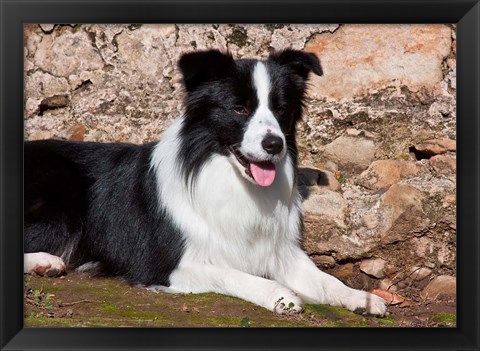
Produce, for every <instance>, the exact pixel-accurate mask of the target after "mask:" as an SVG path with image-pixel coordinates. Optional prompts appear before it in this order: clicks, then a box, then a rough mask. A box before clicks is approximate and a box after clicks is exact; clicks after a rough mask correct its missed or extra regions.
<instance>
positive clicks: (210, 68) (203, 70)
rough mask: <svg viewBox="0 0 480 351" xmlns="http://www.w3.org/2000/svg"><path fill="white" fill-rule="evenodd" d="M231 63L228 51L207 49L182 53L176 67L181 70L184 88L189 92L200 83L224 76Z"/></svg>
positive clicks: (231, 59)
mask: <svg viewBox="0 0 480 351" xmlns="http://www.w3.org/2000/svg"><path fill="white" fill-rule="evenodd" d="M233 63H234V61H233V57H232V55H231V54H230V53H222V52H220V51H218V50H208V51H195V52H190V53H186V54H183V55H182V56H181V57H180V60H179V61H178V67H179V68H180V71H181V72H182V75H183V83H184V85H185V88H186V89H187V91H189V92H190V91H194V90H195V89H196V88H197V87H198V86H199V85H201V84H202V83H206V82H211V81H214V80H217V79H219V78H222V77H224V76H225V74H226V73H227V72H228V70H229V69H231V67H232V66H233Z"/></svg>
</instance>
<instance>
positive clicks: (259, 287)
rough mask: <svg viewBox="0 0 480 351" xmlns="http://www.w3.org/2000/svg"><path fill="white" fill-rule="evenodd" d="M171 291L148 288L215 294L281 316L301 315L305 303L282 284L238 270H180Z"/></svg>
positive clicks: (204, 266)
mask: <svg viewBox="0 0 480 351" xmlns="http://www.w3.org/2000/svg"><path fill="white" fill-rule="evenodd" d="M170 283H171V285H170V287H169V288H168V290H165V289H164V287H158V289H157V287H155V286H150V287H148V288H149V289H150V290H159V291H168V292H170V291H172V292H182V293H204V292H214V293H218V294H223V295H229V296H234V297H238V298H240V299H243V300H247V301H250V302H253V303H254V304H257V305H259V306H262V307H265V308H267V309H269V310H271V311H275V312H277V313H280V314H283V313H297V312H300V311H301V310H302V308H303V307H302V306H303V302H302V300H301V298H300V297H299V296H297V295H296V294H295V293H294V292H293V291H292V290H290V289H288V288H286V287H285V286H282V285H281V284H279V283H277V282H275V281H273V280H269V279H265V278H261V277H257V276H254V275H251V274H248V273H244V272H241V271H238V270H235V269H227V268H220V267H216V266H212V265H199V266H189V267H181V268H178V269H177V270H176V271H175V272H173V273H172V275H171V276H170Z"/></svg>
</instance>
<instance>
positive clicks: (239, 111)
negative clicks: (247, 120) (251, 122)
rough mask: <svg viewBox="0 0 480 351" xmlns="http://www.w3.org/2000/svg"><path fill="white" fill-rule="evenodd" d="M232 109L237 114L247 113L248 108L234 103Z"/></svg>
mask: <svg viewBox="0 0 480 351" xmlns="http://www.w3.org/2000/svg"><path fill="white" fill-rule="evenodd" d="M233 110H234V111H235V112H236V113H237V114H239V115H248V114H249V111H248V108H246V107H245V106H242V105H236V106H235V107H234V108H233Z"/></svg>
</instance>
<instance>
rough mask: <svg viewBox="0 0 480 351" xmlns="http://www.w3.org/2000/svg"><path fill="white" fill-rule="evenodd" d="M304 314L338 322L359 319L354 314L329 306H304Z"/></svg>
mask: <svg viewBox="0 0 480 351" xmlns="http://www.w3.org/2000/svg"><path fill="white" fill-rule="evenodd" d="M304 313H306V314H311V315H313V316H315V317H324V318H327V319H330V320H339V319H342V318H355V317H357V318H359V316H358V315H356V314H355V313H353V312H351V311H349V310H347V309H345V308H341V307H334V306H329V305H306V306H305V309H304Z"/></svg>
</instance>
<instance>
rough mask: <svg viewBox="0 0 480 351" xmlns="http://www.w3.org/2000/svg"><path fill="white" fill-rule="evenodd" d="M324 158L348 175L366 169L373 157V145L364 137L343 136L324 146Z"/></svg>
mask: <svg viewBox="0 0 480 351" xmlns="http://www.w3.org/2000/svg"><path fill="white" fill-rule="evenodd" d="M324 157H325V158H326V159H328V160H329V161H332V162H334V163H336V164H337V165H338V166H339V168H340V169H341V170H342V171H344V172H345V171H346V172H348V173H350V174H352V173H357V172H360V171H363V170H365V169H367V167H368V166H369V165H370V163H371V162H372V161H373V158H374V157H375V143H374V142H373V141H372V140H371V139H369V138H365V137H360V136H349V135H343V136H341V137H339V138H337V139H335V140H334V141H332V142H331V143H330V144H328V145H326V146H325V149H324Z"/></svg>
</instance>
